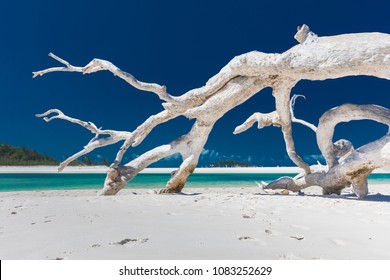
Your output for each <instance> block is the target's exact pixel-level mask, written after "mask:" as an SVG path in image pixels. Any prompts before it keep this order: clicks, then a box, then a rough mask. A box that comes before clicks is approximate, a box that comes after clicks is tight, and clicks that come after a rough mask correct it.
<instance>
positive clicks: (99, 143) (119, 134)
mask: <svg viewBox="0 0 390 280" xmlns="http://www.w3.org/2000/svg"><path fill="white" fill-rule="evenodd" d="M51 114H53V115H52V116H50V115H51ZM49 116H50V117H49ZM36 117H38V118H42V117H43V119H44V120H45V121H46V122H50V121H52V120H54V119H62V120H66V121H69V122H72V123H76V124H79V125H81V126H82V127H84V128H85V129H87V130H89V131H90V132H91V133H93V134H95V136H94V137H93V138H92V139H91V141H89V143H88V144H87V145H86V146H84V148H83V149H82V150H81V151H79V152H78V153H76V154H74V155H72V156H70V157H69V158H67V159H66V160H65V161H63V162H61V164H60V166H59V167H58V171H62V170H63V169H64V168H65V167H66V166H68V165H69V164H70V163H71V162H72V161H74V160H76V159H78V158H80V157H81V156H83V155H85V154H88V153H89V152H91V151H93V150H95V149H96V148H101V147H104V146H107V145H112V144H115V143H117V142H119V141H121V140H125V139H128V138H130V137H131V135H132V134H131V133H130V132H127V131H115V130H102V129H100V128H97V126H96V125H95V124H94V123H92V122H85V121H81V120H79V119H75V118H72V117H68V116H66V115H65V114H64V113H62V112H61V111H60V110H58V109H51V110H48V111H47V112H45V113H43V114H37V115H36ZM100 135H109V137H106V138H99V136H100Z"/></svg>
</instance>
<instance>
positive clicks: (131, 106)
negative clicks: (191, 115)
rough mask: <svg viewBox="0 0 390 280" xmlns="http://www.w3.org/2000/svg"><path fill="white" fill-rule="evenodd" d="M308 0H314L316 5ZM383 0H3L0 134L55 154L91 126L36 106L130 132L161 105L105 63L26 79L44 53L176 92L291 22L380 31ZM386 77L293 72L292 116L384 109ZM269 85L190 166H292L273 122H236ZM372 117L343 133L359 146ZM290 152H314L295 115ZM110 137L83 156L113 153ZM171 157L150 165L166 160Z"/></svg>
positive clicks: (289, 41) (173, 131) (259, 104)
mask: <svg viewBox="0 0 390 280" xmlns="http://www.w3.org/2000/svg"><path fill="white" fill-rule="evenodd" d="M317 2H318V3H317ZM389 10H390V2H389V1H384V0H382V1H377V0H372V1H364V2H363V3H361V2H359V3H357V2H356V1H342V0H338V1H333V0H329V1H307V0H303V1H284V2H281V1H259V0H257V1H256V0H253V1H249V0H241V1H231V0H225V1H211V0H207V1H200V0H197V1H168V0H167V1H157V0H153V1H152V0H143V1H141V0H138V1H135V0H133V1H115V0H111V1H98V0H95V1H92V0H91V1H81V0H77V1H74V0H67V1H53V0H51V1H8V0H6V1H1V2H0V34H1V40H0V62H1V68H0V69H1V70H0V71H1V74H0V86H1V87H0V94H1V103H0V104H1V110H0V143H8V144H12V145H17V146H25V147H29V148H33V149H36V150H38V151H41V152H43V153H46V154H48V155H51V156H54V157H56V158H57V159H59V160H62V159H64V158H65V157H68V156H69V155H71V154H73V153H75V152H77V151H78V150H80V149H81V148H82V146H83V145H85V144H86V143H87V142H88V141H89V139H90V138H91V137H92V135H91V134H90V133H89V132H88V131H85V130H84V129H83V128H81V127H79V126H76V125H74V124H70V123H67V122H65V121H61V120H57V121H53V122H51V123H45V122H43V121H42V120H40V119H37V118H36V117H35V116H34V115H35V114H36V113H41V112H44V111H46V110H47V109H51V108H59V109H61V110H62V111H63V112H64V113H66V114H68V115H70V116H73V117H76V118H80V119H82V120H89V121H93V122H94V123H95V124H96V125H97V126H99V127H100V126H102V127H104V128H110V129H118V130H133V129H134V128H135V127H137V126H138V125H139V124H141V123H142V122H143V121H144V120H145V119H146V118H147V117H148V116H149V115H151V114H155V113H158V112H159V111H160V110H161V109H162V107H161V105H160V104H161V102H160V100H159V99H158V98H157V97H156V96H155V95H154V94H153V93H148V92H141V91H138V90H136V89H134V88H132V87H131V86H129V85H128V84H126V83H125V82H123V81H122V80H120V79H118V78H116V77H114V76H113V75H112V74H110V73H108V72H99V73H95V74H92V75H82V74H80V73H63V72H62V73H52V74H48V75H45V76H43V77H38V78H36V79H32V78H31V77H32V74H31V72H32V71H36V70H41V69H44V68H48V67H52V66H56V65H58V63H57V62H56V61H54V60H53V59H51V58H50V57H48V56H47V54H48V53H49V52H53V53H55V54H57V55H58V56H60V57H62V58H64V59H67V60H68V61H69V62H70V63H72V64H73V65H78V66H83V65H85V64H87V63H88V62H89V61H90V60H91V59H93V58H95V57H97V58H102V59H106V60H110V61H111V62H113V63H114V64H116V65H117V66H118V67H120V68H121V69H123V70H125V71H128V72H130V73H132V74H133V75H135V76H136V77H137V78H138V79H140V80H142V81H147V82H156V83H159V84H164V85H166V86H167V87H168V91H169V92H170V93H171V94H174V95H181V94H183V93H184V92H186V91H187V90H189V89H192V88H195V87H200V86H202V85H203V84H204V83H205V82H206V81H207V80H208V79H209V78H210V77H211V76H213V75H214V74H215V73H217V72H218V71H219V70H220V68H221V67H223V66H224V65H225V64H226V63H227V62H228V61H229V60H230V59H232V58H233V57H234V56H236V55H239V54H242V53H245V52H248V51H251V50H258V51H263V52H283V51H285V50H287V49H289V48H290V47H292V46H294V45H295V44H296V41H295V40H294V39H293V36H294V34H295V32H296V27H297V26H298V25H302V24H303V23H306V24H308V25H309V26H310V28H311V29H312V30H313V32H315V33H317V34H318V35H320V36H321V35H335V34H341V33H352V32H369V31H379V32H385V33H390V17H389ZM389 90H390V81H387V80H380V79H376V78H372V77H350V78H344V79H338V80H329V81H323V82H310V81H301V82H300V83H299V84H298V85H297V86H296V87H295V88H294V89H293V93H299V94H303V95H305V96H306V100H303V99H302V100H298V101H297V105H296V115H297V117H300V118H302V119H305V120H307V121H310V122H312V123H314V124H317V123H318V119H319V117H320V116H321V115H322V114H323V113H324V112H325V111H326V110H328V109H330V108H332V107H335V106H337V105H341V104H342V103H345V102H352V103H358V104H365V103H367V104H368V103H372V104H379V105H382V106H386V107H390V99H389V95H388V92H389ZM274 106H275V105H274V100H273V97H272V96H271V91H270V90H269V89H267V90H264V91H262V92H260V93H259V94H257V95H256V96H254V97H253V98H252V99H250V100H249V101H248V102H246V103H244V104H242V105H241V106H239V107H237V108H235V109H234V110H232V111H230V112H229V113H227V114H226V115H225V116H224V117H223V118H222V119H221V120H220V121H219V122H217V124H216V125H215V128H214V130H213V131H212V133H211V135H210V138H209V141H208V142H207V143H206V146H205V149H206V150H205V151H204V154H203V155H202V158H201V162H200V164H199V165H200V166H202V165H206V164H208V163H209V162H211V161H216V160H219V159H224V158H226V159H236V160H243V161H248V160H250V161H251V162H252V163H254V164H256V165H264V166H269V165H290V164H291V162H290V161H289V160H286V152H285V148H284V142H283V139H282V135H281V132H280V130H279V129H276V128H265V129H263V130H257V129H256V128H252V129H250V130H249V131H247V132H246V133H243V134H240V135H233V134H232V132H233V130H234V128H235V127H236V126H237V125H239V124H241V123H242V122H243V121H245V119H246V118H247V117H248V116H249V115H251V114H252V113H254V112H256V111H260V112H269V111H273V110H274V108H275V107H274ZM191 124H192V122H190V121H188V120H187V119H185V118H184V117H181V118H178V119H176V120H173V121H170V122H168V123H166V124H163V125H161V126H159V127H158V128H157V129H155V130H154V131H153V132H152V133H151V134H150V135H149V136H148V138H147V139H146V140H145V141H144V142H143V143H142V144H141V145H140V146H138V147H136V148H134V149H131V150H129V151H128V154H127V159H131V158H132V157H133V155H137V154H141V153H143V152H145V151H147V150H149V149H151V148H153V147H155V146H157V145H160V144H165V143H168V142H170V141H171V140H173V139H175V138H177V137H178V136H180V135H182V134H184V133H186V132H187V131H188V130H189V128H190V126H191ZM385 132H386V127H384V126H382V125H377V124H375V123H373V122H370V121H367V122H366V121H364V122H352V123H349V124H343V125H339V126H338V128H337V130H336V135H335V140H337V139H339V138H341V137H343V138H347V139H349V140H351V141H352V142H353V143H354V144H355V146H360V145H362V144H365V143H367V142H369V141H372V140H373V139H376V138H378V137H380V136H381V135H383V134H385ZM294 138H295V140H296V146H297V150H298V152H299V153H300V154H301V155H302V156H303V157H304V158H316V155H318V154H319V150H318V148H317V145H316V142H315V136H314V134H313V133H312V132H311V131H310V130H309V129H307V128H305V127H301V126H300V125H294ZM118 148H119V146H118V145H116V146H114V147H109V148H104V149H100V150H97V151H96V152H94V153H93V154H92V157H98V156H100V155H101V156H104V157H107V158H108V159H109V160H112V159H113V157H114V156H115V154H116V152H117V149H118ZM175 164H177V161H175V159H174V158H171V159H169V160H165V161H162V162H160V165H175Z"/></svg>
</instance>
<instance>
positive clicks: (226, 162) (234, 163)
mask: <svg viewBox="0 0 390 280" xmlns="http://www.w3.org/2000/svg"><path fill="white" fill-rule="evenodd" d="M210 167H255V165H253V164H250V163H248V162H242V161H237V160H221V161H218V162H215V163H213V164H211V165H210Z"/></svg>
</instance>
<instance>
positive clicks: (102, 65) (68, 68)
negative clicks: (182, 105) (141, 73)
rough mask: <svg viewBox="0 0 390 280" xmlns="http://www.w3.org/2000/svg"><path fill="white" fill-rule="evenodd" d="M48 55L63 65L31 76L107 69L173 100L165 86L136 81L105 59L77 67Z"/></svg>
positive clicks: (161, 97)
mask: <svg viewBox="0 0 390 280" xmlns="http://www.w3.org/2000/svg"><path fill="white" fill-rule="evenodd" d="M49 56H50V57H52V58H54V59H55V60H57V61H59V62H60V63H62V64H64V65H65V67H53V68H48V69H45V70H41V71H36V72H33V78H35V77H37V76H42V75H44V74H47V73H51V72H81V73H83V74H91V73H94V72H98V71H103V70H107V71H110V72H111V73H113V74H114V75H115V76H118V77H119V78H121V79H123V80H125V81H126V82H127V83H129V84H130V85H132V86H133V87H135V88H137V89H139V90H143V91H149V92H153V93H155V94H157V95H158V97H159V98H160V99H161V100H164V101H166V102H170V101H172V100H173V98H172V96H171V95H169V94H168V93H167V88H166V86H160V85H158V84H155V83H145V82H141V81H138V80H137V79H136V78H135V77H134V76H133V75H131V74H129V73H127V72H124V71H122V70H121V69H119V68H118V67H117V66H115V65H114V64H112V63H111V62H109V61H107V60H103V59H97V58H95V59H93V60H92V61H91V62H89V63H88V64H87V65H86V66H84V67H78V66H73V65H71V64H70V63H69V62H67V61H66V60H64V59H62V58H59V57H58V56H56V55H54V54H53V53H49Z"/></svg>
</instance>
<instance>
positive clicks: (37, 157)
mask: <svg viewBox="0 0 390 280" xmlns="http://www.w3.org/2000/svg"><path fill="white" fill-rule="evenodd" d="M0 165H16V166H19V165H58V161H57V160H55V159H53V158H51V157H49V156H47V155H43V154H40V153H38V152H37V151H34V150H32V149H28V148H20V147H13V146H11V145H6V144H0Z"/></svg>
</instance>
